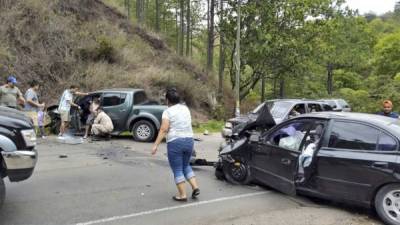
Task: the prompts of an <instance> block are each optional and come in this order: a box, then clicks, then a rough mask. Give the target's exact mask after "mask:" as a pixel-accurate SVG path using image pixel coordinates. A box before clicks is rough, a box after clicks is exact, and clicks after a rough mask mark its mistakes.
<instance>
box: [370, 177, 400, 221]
mask: <svg viewBox="0 0 400 225" xmlns="http://www.w3.org/2000/svg"><path fill="white" fill-rule="evenodd" d="M375 209H376V212H377V213H378V215H379V217H380V218H381V219H382V220H383V221H384V222H385V224H390V225H392V224H393V225H394V224H400V184H390V185H386V186H384V187H383V188H381V189H380V190H379V191H378V193H377V194H376V196H375Z"/></svg>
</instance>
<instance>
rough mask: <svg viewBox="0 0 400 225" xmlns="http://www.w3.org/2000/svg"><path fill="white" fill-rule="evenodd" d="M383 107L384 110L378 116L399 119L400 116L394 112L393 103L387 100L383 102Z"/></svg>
mask: <svg viewBox="0 0 400 225" xmlns="http://www.w3.org/2000/svg"><path fill="white" fill-rule="evenodd" d="M382 106H383V110H382V112H378V115H382V116H387V117H391V118H395V119H398V118H399V114H398V113H395V112H393V103H392V101H390V100H385V101H383V104H382Z"/></svg>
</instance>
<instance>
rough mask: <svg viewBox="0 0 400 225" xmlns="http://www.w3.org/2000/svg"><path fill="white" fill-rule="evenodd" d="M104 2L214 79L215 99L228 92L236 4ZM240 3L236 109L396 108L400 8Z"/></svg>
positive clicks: (330, 1) (295, 0)
mask: <svg viewBox="0 0 400 225" xmlns="http://www.w3.org/2000/svg"><path fill="white" fill-rule="evenodd" d="M104 2H106V3H107V4H109V5H110V6H112V7H115V8H116V9H117V10H120V11H121V13H124V14H125V15H129V18H130V20H131V21H132V23H135V24H139V25H140V26H141V27H143V28H145V29H147V30H150V31H152V32H156V33H158V34H159V35H160V36H161V37H163V39H164V40H166V42H167V43H168V45H169V46H171V47H172V48H174V49H175V51H176V53H177V54H180V55H182V56H185V57H188V58H191V60H193V61H195V62H196V63H197V64H198V65H201V66H202V67H204V68H205V69H206V70H207V71H208V73H207V74H206V75H207V78H208V79H213V80H215V81H219V80H221V81H222V82H221V83H222V84H223V85H222V86H221V85H218V86H217V87H219V88H217V89H215V90H213V91H214V92H216V93H217V96H223V94H224V93H225V92H226V91H224V90H225V89H224V88H226V87H228V88H230V89H231V91H233V90H234V86H235V74H236V68H235V65H236V63H235V50H236V46H235V44H236V43H235V42H236V31H237V14H238V8H239V7H238V4H237V3H238V2H239V1H237V0H208V1H205V0H204V1H194V0H154V1H150V0H104ZM241 2H242V4H241V6H240V9H241V36H240V38H241V39H240V40H241V41H240V44H241V60H240V62H241V67H240V71H241V85H240V97H241V100H242V111H249V110H250V109H251V108H253V107H254V105H256V104H258V103H259V102H260V101H262V100H264V99H274V98H311V99H315V98H344V99H346V100H347V101H349V102H350V104H351V105H352V108H353V109H354V110H356V111H362V112H376V111H377V110H378V109H379V107H380V103H381V102H382V101H383V100H384V99H391V100H392V101H393V102H394V103H395V109H396V110H397V111H398V110H400V95H399V93H398V91H397V90H399V87H400V86H399V85H400V83H399V80H400V61H399V55H400V47H399V46H400V45H399V44H398V43H400V2H397V4H396V5H394V6H393V10H392V11H391V12H388V13H385V14H383V15H375V14H372V13H368V14H365V15H360V14H359V13H358V12H357V11H354V10H350V9H348V8H346V7H345V5H344V3H345V1H344V0H322V1H321V0H309V1H303V0H282V1H271V0H265V1H241ZM231 103H232V102H231V101H230V102H226V99H220V100H219V101H218V105H222V106H223V109H224V110H219V111H218V110H217V111H218V113H216V114H217V116H218V115H222V116H221V117H224V116H226V115H232V105H229V104H231ZM227 106H229V107H227Z"/></svg>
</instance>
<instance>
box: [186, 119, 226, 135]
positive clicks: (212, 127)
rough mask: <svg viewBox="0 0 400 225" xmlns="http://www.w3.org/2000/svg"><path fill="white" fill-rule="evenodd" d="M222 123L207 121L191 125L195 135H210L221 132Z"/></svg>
mask: <svg viewBox="0 0 400 225" xmlns="http://www.w3.org/2000/svg"><path fill="white" fill-rule="evenodd" d="M224 124H225V123H224V122H223V121H218V120H209V121H208V122H207V123H194V124H193V131H194V132H195V133H203V132H204V131H206V130H207V131H208V132H211V133H217V132H221V130H222V128H223V127H224Z"/></svg>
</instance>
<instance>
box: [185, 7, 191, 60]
mask: <svg viewBox="0 0 400 225" xmlns="http://www.w3.org/2000/svg"><path fill="white" fill-rule="evenodd" d="M186 3H187V6H186V56H189V54H190V33H191V28H190V25H191V19H190V16H191V14H190V13H191V12H190V0H186Z"/></svg>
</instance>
